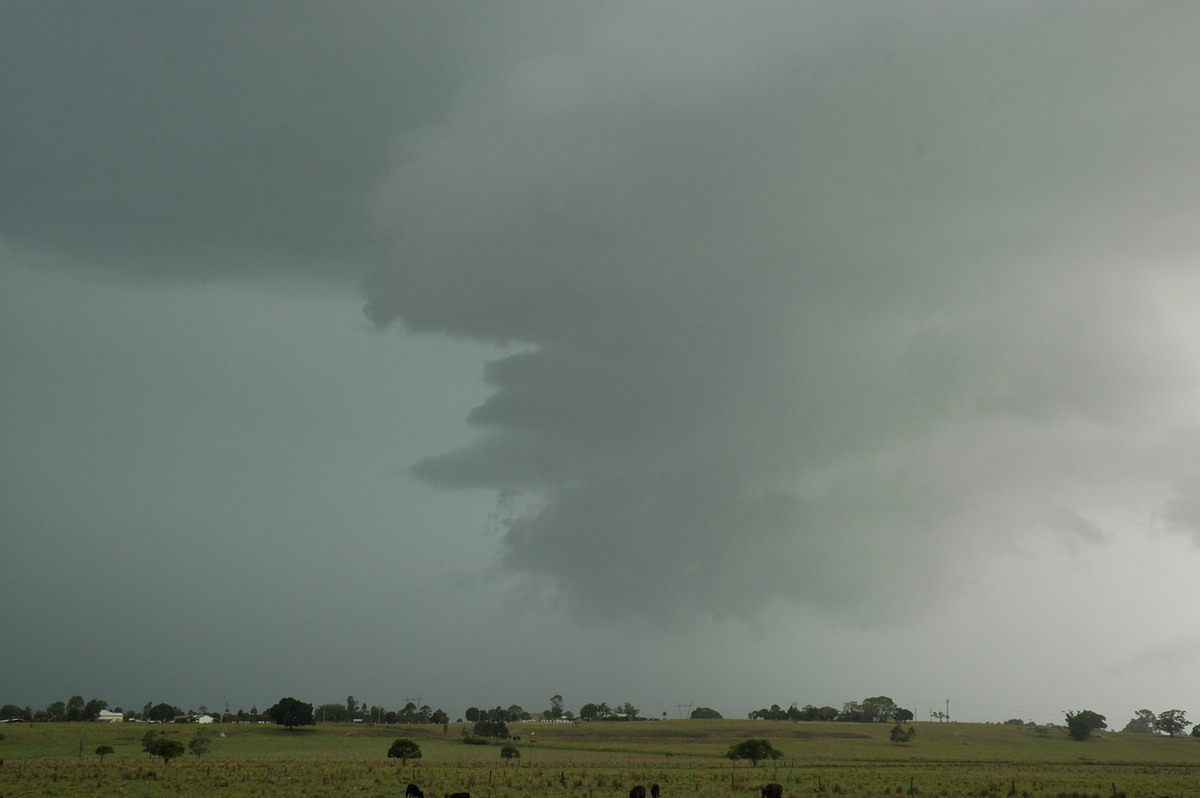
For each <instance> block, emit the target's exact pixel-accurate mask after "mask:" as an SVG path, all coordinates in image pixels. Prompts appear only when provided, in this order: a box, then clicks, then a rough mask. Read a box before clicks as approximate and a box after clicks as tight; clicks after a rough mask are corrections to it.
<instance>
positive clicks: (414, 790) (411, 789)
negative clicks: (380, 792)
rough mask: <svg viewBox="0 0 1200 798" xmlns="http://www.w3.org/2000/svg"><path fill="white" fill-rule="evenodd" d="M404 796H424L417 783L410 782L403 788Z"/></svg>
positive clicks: (413, 797)
mask: <svg viewBox="0 0 1200 798" xmlns="http://www.w3.org/2000/svg"><path fill="white" fill-rule="evenodd" d="M404 798H425V793H423V792H421V788H420V787H418V786H417V785H415V784H410V785H408V786H407V787H405V788H404Z"/></svg>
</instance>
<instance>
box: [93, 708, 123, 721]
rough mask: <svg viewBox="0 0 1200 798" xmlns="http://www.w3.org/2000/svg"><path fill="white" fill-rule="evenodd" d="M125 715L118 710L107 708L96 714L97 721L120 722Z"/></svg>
mask: <svg viewBox="0 0 1200 798" xmlns="http://www.w3.org/2000/svg"><path fill="white" fill-rule="evenodd" d="M124 720H125V716H124V715H122V714H121V713H120V712H109V711H108V710H107V709H102V710H100V714H99V715H97V716H96V721H97V722H98V723H122V722H124Z"/></svg>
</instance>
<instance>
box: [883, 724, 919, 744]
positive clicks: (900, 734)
mask: <svg viewBox="0 0 1200 798" xmlns="http://www.w3.org/2000/svg"><path fill="white" fill-rule="evenodd" d="M916 737H917V730H916V729H914V728H913V727H912V726H909V727H908V731H905V730H904V727H903V726H901V725H900V724H899V723H897V724H896V725H895V726H893V727H892V733H891V735H890V739H891V741H892V742H894V743H908V742H912V741H913V740H915V739H916Z"/></svg>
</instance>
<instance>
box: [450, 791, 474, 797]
mask: <svg viewBox="0 0 1200 798" xmlns="http://www.w3.org/2000/svg"><path fill="white" fill-rule="evenodd" d="M446 798H471V793H469V792H452V793H450V794H449V795H447V796H446Z"/></svg>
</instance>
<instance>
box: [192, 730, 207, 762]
mask: <svg viewBox="0 0 1200 798" xmlns="http://www.w3.org/2000/svg"><path fill="white" fill-rule="evenodd" d="M210 739H211V738H210V737H209V736H208V733H207V732H206V731H204V729H196V733H195V734H193V735H192V739H190V740H188V750H189V751H191V752H192V753H193V754H195V755H196V756H197V757H199V756H200V755H201V754H206V753H208V742H209V740H210Z"/></svg>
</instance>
